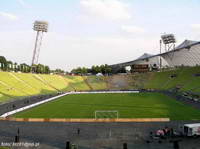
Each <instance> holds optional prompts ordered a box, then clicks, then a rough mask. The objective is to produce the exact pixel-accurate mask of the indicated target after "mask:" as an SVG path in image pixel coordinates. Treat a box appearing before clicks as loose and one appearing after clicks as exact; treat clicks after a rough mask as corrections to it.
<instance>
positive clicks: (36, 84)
mask: <svg viewBox="0 0 200 149" xmlns="http://www.w3.org/2000/svg"><path fill="white" fill-rule="evenodd" d="M78 1H79V0H78ZM16 2H17V3H19V4H20V7H21V9H19V6H17V7H16V8H17V9H16V12H18V13H19V14H21V16H20V17H17V16H15V15H14V14H10V13H7V12H3V11H0V21H1V20H2V24H3V27H2V28H3V29H6V30H10V32H9V33H8V32H7V34H9V35H10V33H11V35H13V36H14V35H15V36H16V35H17V36H16V37H15V38H14V40H17V41H16V42H15V41H14V42H13V40H12V37H11V36H9V35H8V37H9V39H8V38H6V36H5V39H4V38H1V37H0V41H1V39H2V43H0V52H1V54H0V55H1V56H0V149H26V148H31V149H199V148H200V147H199V146H200V139H199V137H200V41H198V40H199V38H197V41H194V40H195V39H194V40H188V39H185V40H182V42H181V43H179V44H178V45H177V39H176V37H175V35H174V34H172V33H170V34H167V33H162V34H161V36H160V34H159V33H158V32H157V30H158V31H163V28H164V26H165V29H166V30H167V31H169V32H171V31H174V32H175V31H177V32H178V33H179V34H178V35H179V37H181V36H182V35H187V34H189V35H188V36H189V37H190V35H192V36H191V37H193V36H194V35H193V34H191V33H189V32H187V34H186V33H185V34H184V33H182V32H183V29H182V26H181V27H179V28H180V29H182V30H181V33H180V30H179V28H177V26H174V27H172V28H170V27H169V25H168V23H169V22H168V23H166V22H165V21H166V20H165V21H164V22H162V21H158V20H160V19H161V18H160V16H159V18H153V17H152V16H146V15H147V14H150V13H149V12H151V11H153V10H151V11H150V10H149V6H145V5H142V7H141V6H140V5H138V6H137V7H138V8H143V7H146V9H145V10H146V11H144V12H145V14H144V12H141V13H142V14H143V15H144V16H146V17H144V18H145V20H146V21H147V22H148V21H149V19H148V18H151V17H152V20H150V22H151V23H152V22H153V20H154V21H155V22H159V23H160V22H161V24H163V27H162V28H161V27H160V26H161V24H159V25H158V24H156V23H153V27H152V24H151V23H150V22H148V23H147V22H145V21H144V22H143V21H141V20H144V18H143V19H141V20H140V19H138V18H140V17H138V18H137V17H136V18H135V19H136V21H135V23H137V22H138V23H139V22H140V21H141V22H142V24H143V23H144V24H145V25H146V24H149V25H148V28H152V33H153V34H151V32H150V30H149V32H146V30H144V29H143V28H141V27H137V26H129V25H127V26H126V25H122V23H123V24H124V22H126V23H127V22H129V23H127V24H131V21H130V18H131V15H129V11H128V10H129V5H128V4H129V3H126V2H122V1H120V0H108V1H104V0H80V3H79V5H76V7H75V6H74V5H72V4H75V3H76V4H77V2H75V3H74V2H73V3H69V2H68V4H69V6H67V7H65V5H64V4H65V3H63V2H61V1H60V2H59V3H60V4H62V3H63V6H62V8H61V5H60V4H59V5H58V4H57V3H55V2H53V3H52V2H49V4H48V5H46V3H45V7H44V4H42V2H41V5H38V3H37V6H41V8H40V7H37V10H38V12H37V13H36V11H35V10H36V7H35V5H34V2H32V3H31V2H30V3H29V4H32V5H28V2H25V1H23V0H21V1H16ZM134 3H137V2H134ZM151 3H153V4H157V3H154V2H151ZM6 4H9V5H7V7H9V8H10V3H8V2H5V5H6ZM52 4H53V5H52ZM170 4H171V3H170ZM51 5H52V6H51ZM54 5H55V6H59V8H60V11H59V13H58V12H56V11H55V12H53V15H52V10H55V6H54ZM12 6H14V5H12ZM46 6H48V8H47V9H46ZM77 6H79V7H77ZM162 6H163V10H162V11H163V12H164V5H162ZM154 7H155V6H154ZM154 7H153V8H154ZM170 7H172V6H170ZM180 7H181V6H180ZM0 8H1V6H0ZM33 8H34V10H33ZM44 8H45V9H44ZM66 8H68V10H70V13H69V12H68V13H69V16H67V17H68V19H69V20H71V21H72V22H73V23H72V24H70V23H69V22H67V23H66V22H65V23H66V24H62V23H60V24H59V23H58V22H56V20H57V21H58V20H59V21H60V22H63V18H65V17H66V16H65V15H64V14H63V12H65V9H66ZM72 8H73V9H75V10H78V12H74V10H72ZM157 8H160V7H158V6H156V9H155V10H154V11H155V12H156V14H158V12H159V9H158V10H157ZM166 8H168V7H166ZM175 8H176V7H175ZM181 8H182V7H181ZM10 9H11V10H14V7H11V8H10ZM87 9H89V10H88V11H87ZM8 10H9V9H8ZM49 10H50V11H49ZM102 10H103V11H102ZM175 10H176V11H177V8H176V9H175ZM175 10H174V11H175ZM184 10H185V8H184ZM24 11H25V12H26V13H27V16H29V15H30V16H29V17H27V18H26V16H25V15H24V14H26V13H25V12H24ZM79 11H80V12H79ZM104 11H105V12H107V13H105V12H104ZM131 11H132V10H131ZM148 11H149V12H148ZM21 12H24V13H21ZM60 12H62V13H61V14H60ZM71 12H73V13H71ZM147 12H148V13H147ZM184 12H189V11H184ZM57 13H58V14H57ZM79 13H80V16H79V15H78V14H79ZM91 13H92V14H91ZM120 13H122V14H121V15H120ZM152 13H153V12H152ZM22 14H23V15H22ZM94 14H95V15H94ZM164 14H165V13H164ZM40 15H41V16H40ZM93 15H94V16H93ZM165 15H166V16H168V13H166V14H165ZM181 15H182V14H181ZM181 15H178V16H179V17H181ZM36 16H37V17H38V16H39V18H45V19H47V20H48V19H49V20H50V23H49V22H47V21H43V20H42V21H41V20H36V21H34V23H33V30H32V31H31V32H29V31H28V34H27V36H24V35H23V34H24V33H23V31H20V29H21V28H23V27H25V28H26V27H27V26H28V27H29V28H30V26H29V25H30V20H29V19H30V18H31V20H32V19H34V20H35V18H37V17H36ZM52 16H53V18H52ZM55 16H56V17H55ZM99 16H100V18H98V17H99ZM101 17H102V18H101ZM173 17H174V18H176V17H177V16H176V15H174V16H173ZM2 18H3V19H2ZM24 18H26V19H27V20H24V21H21V20H20V19H24ZM72 18H73V19H72ZM108 18H109V19H110V21H108V20H106V19H108ZM163 18H165V16H163ZM168 18H170V17H168ZM4 19H5V20H4ZM6 19H8V20H10V21H11V22H12V21H13V24H12V23H11V25H10V24H9V22H6ZM101 19H103V20H104V19H105V20H104V21H103V20H101ZM170 19H171V18H170ZM74 20H75V21H74ZM91 20H92V21H91ZM162 20H164V19H162ZM172 20H173V19H172ZM177 20H178V19H177V18H176V21H177ZM14 21H21V23H15V22H14ZM26 21H27V22H29V25H27V24H28V23H25V22H26ZM82 21H83V22H82ZM167 21H169V20H167ZM179 21H181V19H179ZM141 22H140V23H141ZM126 23H125V24H126ZM178 23H179V24H181V23H183V22H181V23H180V22H178ZM17 24H20V25H22V26H21V28H20V27H19V26H18V25H17ZM25 24H26V25H25ZM49 24H52V26H50V27H52V30H53V31H52V30H50V31H49ZM97 24H98V25H97ZM183 24H184V23H183ZM95 25H96V26H95ZM120 25H121V26H120ZM145 25H144V26H145ZM66 26H67V27H69V28H68V29H67V30H66ZM91 26H92V27H91ZM119 26H120V27H119ZM15 27H16V28H15ZM168 27H169V28H168ZM184 27H185V26H184ZM192 27H193V28H195V29H197V28H198V29H199V26H198V24H192ZM119 28H120V29H119ZM155 28H156V31H155ZM174 28H175V29H176V30H173V29H174ZM15 29H16V30H17V32H16V30H15ZM103 29H104V31H103ZM118 29H119V30H118ZM108 30H109V31H108ZM116 30H117V31H116ZM54 31H55V32H54ZM32 32H34V33H36V38H35V39H33V38H32V37H31V34H32ZM103 32H104V33H103ZM106 32H108V33H106ZM0 33H2V34H3V32H2V31H1V29H0ZM26 33H27V32H26ZM58 33H60V34H59V35H58ZM66 34H69V35H70V36H66ZM4 35H5V34H4ZM72 35H75V36H72ZM88 35H90V36H91V35H92V38H87V39H84V40H83V39H82V38H81V37H82V36H83V37H84V38H85V37H88ZM102 35H105V36H104V38H105V39H104V38H103V40H102V38H97V37H103V36H102ZM110 35H112V37H113V36H114V37H115V38H111V39H109V37H110ZM28 36H29V37H31V41H30V42H31V43H32V42H33V40H34V49H33V51H31V52H33V53H32V54H31V57H32V59H31V64H28V62H27V59H28V60H30V57H29V55H30V54H27V53H26V52H27V51H28V52H30V50H29V49H30V47H29V45H28V40H26V38H27V39H28V38H29V37H28ZM107 36H108V38H107ZM23 37H25V38H23ZM34 37H35V36H34ZM60 37H62V38H60ZM74 37H75V38H74ZM119 37H120V38H119ZM141 37H142V39H143V38H144V39H145V42H144V40H141V39H140V38H141ZM149 37H150V38H149ZM154 37H155V38H156V41H154V40H151V38H154ZM57 38H58V39H57ZM131 38H133V40H132V39H131ZM184 38H185V37H184ZM116 39H117V40H116ZM137 39H138V40H137ZM181 39H183V37H181ZM6 40H9V41H8V42H9V44H4V41H6ZM121 40H122V41H121ZM140 40H141V41H142V42H138V43H137V41H140ZM19 41H20V42H19ZM113 41H115V43H114V44H113V45H112V44H110V43H112V42H113ZM116 41H117V42H119V43H116ZM131 41H134V43H131ZM152 41H153V42H152ZM158 41H159V42H158ZM26 42H27V43H26ZM129 42H130V43H131V44H130V43H129ZM156 42H157V43H159V44H157V45H156ZM11 43H13V44H11ZM63 43H67V46H66V44H63ZM88 43H89V44H88ZM62 44H63V45H62ZM87 44H88V45H87ZM126 44H130V45H128V46H127V45H126ZM137 44H140V45H139V46H140V47H141V48H144V47H147V48H148V49H153V50H146V49H147V48H146V49H145V48H144V49H143V50H136V49H137ZM158 45H159V48H158ZM20 46H21V47H24V48H26V52H22V51H23V50H21V51H20V48H21V47H20ZM32 46H33V45H31V48H33V47H32ZM43 46H44V47H43ZM118 46H119V47H120V46H122V49H120V48H119V49H120V50H119V49H118ZM45 47H46V48H45ZM90 47H92V51H90V50H88V49H89V48H90ZM130 47H131V49H133V50H132V51H136V52H133V53H134V54H133V53H131V52H130V51H131V50H130ZM152 47H153V48H152ZM1 48H5V49H6V52H4V51H3V50H2V49H1ZM66 48H67V50H66ZM70 48H71V49H70ZM87 48H88V49H87ZM126 48H128V50H125V49H126ZM15 49H17V50H16V51H13V50H15ZM51 49H53V51H56V52H55V53H53V54H52V53H51V52H52V51H51ZM75 49H79V53H76V52H75V55H73V54H71V53H73V50H75ZM113 49H114V50H113ZM116 49H118V51H117V50H116ZM45 50H46V51H45ZM62 50H64V53H62V52H61V51H62ZM2 51H3V52H2ZM10 51H11V52H10ZM75 51H76V50H75ZM119 51H120V52H119ZM141 51H142V53H144V54H142V55H141ZM152 51H154V53H153V52H152ZM158 51H159V52H158ZM7 52H8V53H7ZM9 52H10V53H9ZM42 52H43V53H42ZM48 52H49V53H48ZM109 52H110V53H109ZM126 52H127V53H126ZM129 52H130V53H129ZM151 52H152V53H151ZM4 53H6V54H4ZM18 53H20V54H18ZM122 53H123V54H122ZM124 53H125V54H124ZM137 53H139V55H141V56H138V55H137ZM101 54H102V55H101ZM115 54H118V56H117V57H120V61H117V60H116V59H115V58H114V57H115V56H116V55H115ZM130 54H133V56H132V55H131V56H132V57H135V58H133V59H129V58H130V57H129V58H128V56H129V55H130ZM19 55H20V56H19ZM89 55H92V56H89ZM93 55H94V56H93ZM136 55H137V56H136ZM40 56H43V57H42V58H43V59H42V58H41V57H40ZM124 56H126V57H127V59H129V60H127V59H126V57H124ZM16 57H17V58H16ZM24 57H28V58H27V59H26V58H24ZM63 57H64V58H63ZM70 58H72V60H73V61H68V59H70ZM10 59H11V60H10ZM17 59H18V60H19V59H20V61H21V62H20V63H19V62H18V63H17ZM46 59H50V61H48V60H47V61H46ZM89 59H91V61H89ZM99 59H100V61H99ZM107 59H111V60H110V61H107ZM64 60H66V61H64ZM122 60H124V61H122ZM88 61H89V62H92V64H90V65H88ZM26 62H27V63H26ZM99 62H100V63H99ZM104 62H110V63H108V64H105V63H104ZM43 63H46V64H48V65H46V64H43ZM62 65H65V66H66V65H67V66H69V67H70V68H72V69H71V70H70V71H68V70H64V67H62ZM79 65H80V66H81V67H80V66H79ZM52 67H53V69H52ZM75 67H76V68H75Z"/></svg>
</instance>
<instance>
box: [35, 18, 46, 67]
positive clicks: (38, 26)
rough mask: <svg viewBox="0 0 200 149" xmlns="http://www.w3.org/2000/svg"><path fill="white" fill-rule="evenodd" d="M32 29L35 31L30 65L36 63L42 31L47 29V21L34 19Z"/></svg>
mask: <svg viewBox="0 0 200 149" xmlns="http://www.w3.org/2000/svg"><path fill="white" fill-rule="evenodd" d="M33 30H34V31H37V35H36V40H35V47H34V51H33V58H32V66H33V65H34V64H38V59H39V54H40V48H41V45H42V38H43V33H44V32H47V31H48V22H45V21H35V22H34V26H33Z"/></svg>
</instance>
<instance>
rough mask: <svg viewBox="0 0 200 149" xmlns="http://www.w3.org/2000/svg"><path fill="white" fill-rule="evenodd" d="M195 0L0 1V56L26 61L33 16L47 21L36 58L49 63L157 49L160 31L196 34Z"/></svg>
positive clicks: (199, 25)
mask: <svg viewBox="0 0 200 149" xmlns="http://www.w3.org/2000/svg"><path fill="white" fill-rule="evenodd" d="M199 7H200V2H199V1H198V0H176V1H173V0H168V1H163V0H151V1H150V0H59V1H56V0H48V1H47V0H41V1H39V0H1V1H0V23H1V28H0V34H1V37H0V55H4V56H6V57H7V58H8V59H10V60H13V61H16V62H18V63H22V62H26V63H28V64H30V63H31V58H32V52H33V48H34V40H35V32H34V31H33V30H32V26H33V23H34V21H35V20H45V21H48V22H49V32H48V33H47V34H45V36H44V40H43V45H42V48H41V53H40V58H39V61H40V62H41V63H43V64H46V65H49V66H50V67H51V68H57V67H60V68H63V69H65V70H70V69H72V68H74V67H78V66H86V67H90V66H91V65H93V64H106V63H107V64H114V63H118V62H124V61H129V60H134V59H135V58H137V57H139V56H140V55H142V54H143V53H145V52H146V53H151V54H156V53H158V52H159V44H158V43H159V42H158V41H159V39H160V35H161V34H162V33H164V32H165V33H174V34H175V35H176V37H177V44H179V43H181V42H182V41H183V40H184V39H191V40H199V39H200V21H199V17H200V15H199Z"/></svg>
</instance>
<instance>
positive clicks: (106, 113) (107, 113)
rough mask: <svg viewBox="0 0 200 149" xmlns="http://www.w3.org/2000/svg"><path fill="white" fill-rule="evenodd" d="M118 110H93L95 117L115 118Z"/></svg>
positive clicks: (117, 115) (117, 116)
mask: <svg viewBox="0 0 200 149" xmlns="http://www.w3.org/2000/svg"><path fill="white" fill-rule="evenodd" d="M117 118H119V112H118V111H117V110H97V111H95V119H117Z"/></svg>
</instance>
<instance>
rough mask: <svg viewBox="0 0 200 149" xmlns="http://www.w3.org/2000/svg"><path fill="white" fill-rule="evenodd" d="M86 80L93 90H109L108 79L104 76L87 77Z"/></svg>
mask: <svg viewBox="0 0 200 149" xmlns="http://www.w3.org/2000/svg"><path fill="white" fill-rule="evenodd" d="M85 80H86V82H87V84H88V86H90V88H92V90H105V89H107V84H106V79H105V77H104V76H87V77H85Z"/></svg>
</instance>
